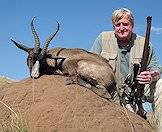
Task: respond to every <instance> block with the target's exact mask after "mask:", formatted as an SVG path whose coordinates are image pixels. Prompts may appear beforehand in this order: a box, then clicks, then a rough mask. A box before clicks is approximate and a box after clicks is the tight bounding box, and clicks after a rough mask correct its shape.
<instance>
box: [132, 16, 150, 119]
mask: <svg viewBox="0 0 162 132" xmlns="http://www.w3.org/2000/svg"><path fill="white" fill-rule="evenodd" d="M151 19H152V17H150V16H148V17H147V30H146V36H145V44H144V50H143V56H142V60H141V62H140V66H141V67H140V70H139V64H134V65H133V66H134V77H133V82H134V84H133V86H132V92H131V94H130V97H133V96H134V97H135V103H136V104H137V106H138V111H137V114H138V115H140V116H141V117H143V118H144V119H146V111H145V110H144V109H143V106H142V103H143V101H142V97H143V94H144V87H145V85H144V84H139V83H138V81H137V80H136V77H137V75H138V73H141V72H143V71H146V70H147V61H148V57H149V41H150V30H151Z"/></svg>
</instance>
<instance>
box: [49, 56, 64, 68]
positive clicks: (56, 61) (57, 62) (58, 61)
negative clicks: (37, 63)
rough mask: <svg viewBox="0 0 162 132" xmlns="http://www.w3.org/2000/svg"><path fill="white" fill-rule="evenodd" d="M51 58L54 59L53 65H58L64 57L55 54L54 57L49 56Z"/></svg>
mask: <svg viewBox="0 0 162 132" xmlns="http://www.w3.org/2000/svg"><path fill="white" fill-rule="evenodd" d="M51 59H54V60H55V67H60V66H61V65H62V63H63V61H64V60H65V59H66V58H64V57H59V56H55V57H51Z"/></svg>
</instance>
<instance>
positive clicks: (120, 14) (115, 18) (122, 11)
mask: <svg viewBox="0 0 162 132" xmlns="http://www.w3.org/2000/svg"><path fill="white" fill-rule="evenodd" d="M125 14H126V15H127V16H128V20H129V21H130V22H131V24H132V25H133V26H134V17H133V13H132V12H131V11H130V10H129V9H127V8H121V9H118V10H115V11H114V12H113V13H112V23H113V24H115V23H116V22H118V21H119V20H120V19H121V18H123V15H125Z"/></svg>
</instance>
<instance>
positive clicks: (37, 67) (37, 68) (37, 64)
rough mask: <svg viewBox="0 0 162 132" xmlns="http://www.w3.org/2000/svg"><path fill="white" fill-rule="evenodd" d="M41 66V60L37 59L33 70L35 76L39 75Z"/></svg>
mask: <svg viewBox="0 0 162 132" xmlns="http://www.w3.org/2000/svg"><path fill="white" fill-rule="evenodd" d="M39 67H40V64H39V61H36V62H35V64H34V65H33V67H32V72H31V76H32V77H33V78H37V77H39Z"/></svg>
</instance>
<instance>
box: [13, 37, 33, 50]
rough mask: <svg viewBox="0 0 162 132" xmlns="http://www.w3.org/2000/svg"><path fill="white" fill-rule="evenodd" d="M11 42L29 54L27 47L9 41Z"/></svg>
mask: <svg viewBox="0 0 162 132" xmlns="http://www.w3.org/2000/svg"><path fill="white" fill-rule="evenodd" d="M11 41H12V42H13V43H14V44H15V45H16V46H17V47H18V48H19V49H22V50H24V51H26V52H28V53H29V51H30V48H28V47H27V46H25V45H23V44H20V43H17V42H16V41H14V40H13V39H11Z"/></svg>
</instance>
